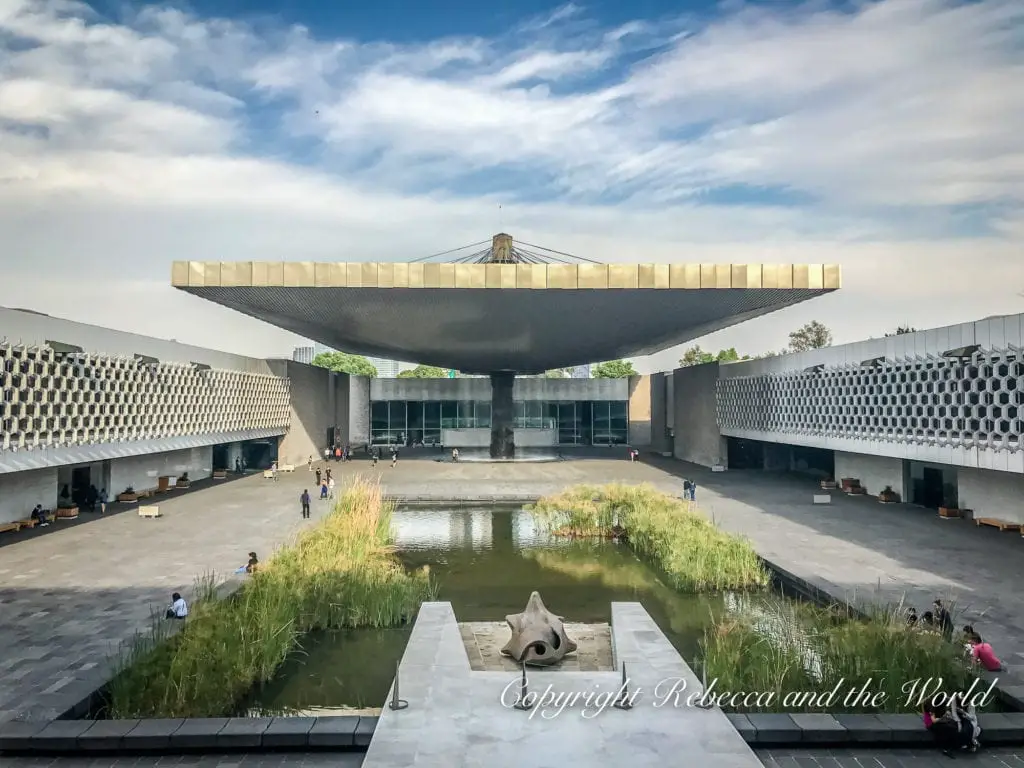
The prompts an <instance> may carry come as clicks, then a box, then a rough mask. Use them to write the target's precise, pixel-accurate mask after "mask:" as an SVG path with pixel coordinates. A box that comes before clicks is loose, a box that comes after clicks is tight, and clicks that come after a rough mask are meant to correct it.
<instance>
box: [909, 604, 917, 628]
mask: <svg viewBox="0 0 1024 768" xmlns="http://www.w3.org/2000/svg"><path fill="white" fill-rule="evenodd" d="M916 625H917V608H915V607H914V606H910V608H909V609H907V626H908V627H913V626H916Z"/></svg>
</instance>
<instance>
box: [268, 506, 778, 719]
mask: <svg viewBox="0 0 1024 768" xmlns="http://www.w3.org/2000/svg"><path fill="white" fill-rule="evenodd" d="M394 533H395V544H396V547H397V554H398V556H399V558H400V559H401V560H402V561H403V562H404V564H405V565H406V566H407V567H409V568H419V567H421V566H424V565H429V566H430V569H431V573H432V574H433V576H434V578H435V579H436V580H437V583H438V588H439V597H438V599H439V600H445V601H449V602H451V604H452V607H453V608H454V610H455V616H456V618H457V619H458V620H459V621H502V620H504V618H505V616H506V615H508V614H510V613H517V612H519V611H521V610H522V609H523V606H525V605H526V601H527V599H528V598H529V596H530V592H532V591H533V590H537V591H539V592H540V593H541V595H542V596H543V598H544V602H545V604H546V605H547V606H548V608H549V609H550V610H551V611H553V612H555V613H557V614H559V615H562V616H565V618H566V621H570V622H582V623H599V622H609V621H610V620H611V603H612V602H640V603H642V604H643V605H644V607H645V608H646V609H647V611H648V613H650V614H651V617H652V618H653V619H654V620H655V621H656V622H657V623H658V625H659V626H660V627H661V628H662V630H663V631H664V632H665V634H666V636H667V637H668V639H669V640H670V641H671V642H672V644H673V645H674V646H675V647H676V649H677V650H678V651H679V652H680V653H681V654H682V655H683V657H684V658H686V659H693V658H695V657H696V655H697V650H698V643H699V641H700V639H701V638H702V637H703V635H704V629H705V627H707V626H708V625H709V624H710V622H712V621H713V620H714V617H715V616H718V615H721V613H722V612H723V611H726V610H746V609H747V608H748V607H751V606H752V605H753V606H754V607H756V606H757V605H758V601H759V600H762V598H758V597H756V596H748V597H744V598H742V602H737V601H738V600H740V598H736V597H734V596H723V595H683V594H679V593H677V592H675V591H674V590H672V589H671V588H669V587H668V586H666V585H665V583H664V582H663V581H662V579H661V578H660V575H659V574H658V573H657V572H656V571H655V570H653V569H652V568H651V567H650V566H648V565H647V564H646V563H644V562H642V561H641V560H639V559H638V558H637V557H636V556H635V555H634V554H633V552H632V550H630V549H629V547H628V546H625V545H619V544H615V543H613V542H609V541H572V540H567V539H559V538H554V537H551V536H549V535H548V534H546V533H545V532H543V531H541V530H540V529H539V528H538V527H537V526H536V525H535V524H534V522H533V518H532V516H531V515H530V514H529V513H526V512H523V511H522V510H521V509H507V508H506V509H502V508H492V509H444V510H439V509H403V510H398V511H397V512H396V513H395V516H394ZM408 635H409V632H408V630H397V631H383V632H381V631H368V630H358V631H348V632H336V633H322V634H321V635H319V636H316V637H311V638H307V640H306V642H305V643H304V652H303V653H302V654H298V655H296V657H295V658H293V659H291V660H289V661H288V662H287V663H286V664H285V665H284V667H283V668H282V670H281V672H280V674H279V675H278V677H277V678H276V679H275V680H274V681H272V682H271V683H270V684H268V685H267V686H265V688H264V690H263V691H261V692H259V693H258V695H257V696H256V698H255V699H254V701H253V702H252V703H253V706H254V708H255V709H256V710H262V711H270V712H275V713H277V712H282V711H289V710H307V711H308V710H310V709H314V708H324V707H340V706H346V705H347V706H354V707H365V706H381V705H382V704H383V703H384V700H385V698H386V697H387V691H388V687H389V686H390V683H391V679H392V676H393V673H394V668H395V662H396V661H398V660H399V659H400V658H401V655H402V653H403V651H404V649H405V644H406V642H407V641H408Z"/></svg>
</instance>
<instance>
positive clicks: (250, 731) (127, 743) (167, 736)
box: [0, 715, 378, 755]
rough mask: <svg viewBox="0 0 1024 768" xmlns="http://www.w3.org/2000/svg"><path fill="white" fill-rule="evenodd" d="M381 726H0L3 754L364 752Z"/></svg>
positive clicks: (172, 722) (317, 721)
mask: <svg viewBox="0 0 1024 768" xmlns="http://www.w3.org/2000/svg"><path fill="white" fill-rule="evenodd" d="M377 722H378V718H377V717H362V716H357V715H342V716H336V717H273V718H271V717H240V718H191V719H174V718H168V719H156V718H155V719H151V720H51V721H42V720H40V721H34V722H24V721H12V722H9V723H4V724H2V725H0V754H4V755H7V754H11V755H14V754H28V753H31V754H37V755H56V754H71V753H74V754H80V753H82V752H89V753H103V754H125V755H133V754H145V753H153V752H161V751H164V752H165V751H168V750H173V751H180V752H190V751H191V752H203V753H217V752H242V751H245V750H252V749H256V748H262V749H273V750H297V751H305V750H309V749H326V750H342V751H365V750H366V748H367V747H368V746H369V744H370V739H372V738H373V733H374V730H375V729H376V727H377Z"/></svg>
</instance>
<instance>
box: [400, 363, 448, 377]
mask: <svg viewBox="0 0 1024 768" xmlns="http://www.w3.org/2000/svg"><path fill="white" fill-rule="evenodd" d="M447 377H448V369H447V368H438V367H437V366H436V365H417V366H416V367H415V368H410V369H409V370H407V371H400V372H399V373H398V378H400V379H444V378H447Z"/></svg>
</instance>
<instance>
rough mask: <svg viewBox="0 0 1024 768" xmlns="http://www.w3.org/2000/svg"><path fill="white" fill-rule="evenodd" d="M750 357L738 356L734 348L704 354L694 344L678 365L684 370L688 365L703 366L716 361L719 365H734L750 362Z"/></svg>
mask: <svg viewBox="0 0 1024 768" xmlns="http://www.w3.org/2000/svg"><path fill="white" fill-rule="evenodd" d="M750 359H752V358H751V357H750V355H742V356H741V355H740V353H739V352H737V351H736V347H729V348H728V349H720V350H718V354H715V355H713V354H711V353H710V352H705V351H704V350H703V349H701V348H700V345H699V344H694V345H693V346H692V347H690V348H689V349H687V350H686V351H685V352H684V353H683V356H682V357H681V358H679V365H680V366H681V367H683V368H686V367H687V366H690V365H703V364H704V363H713V362H715V361H716V360H717V361H718V362H720V363H735V362H738V361H740V360H750Z"/></svg>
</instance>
